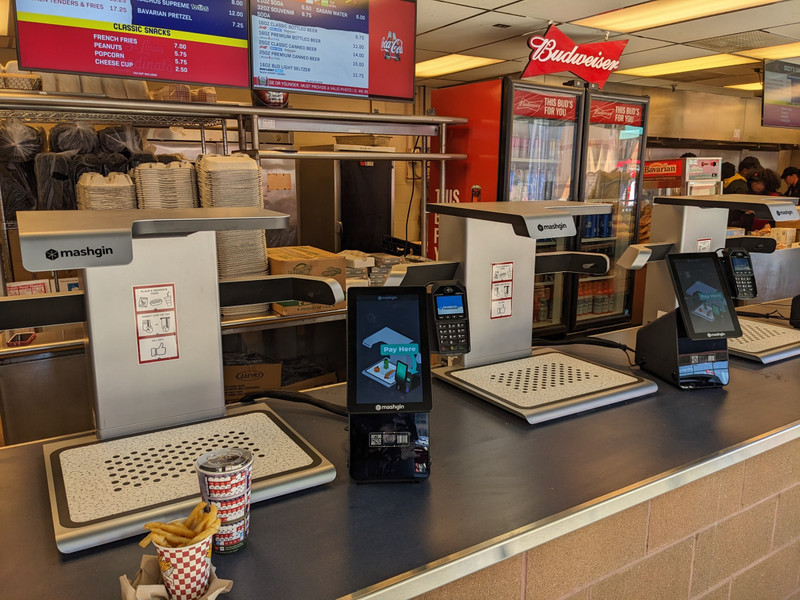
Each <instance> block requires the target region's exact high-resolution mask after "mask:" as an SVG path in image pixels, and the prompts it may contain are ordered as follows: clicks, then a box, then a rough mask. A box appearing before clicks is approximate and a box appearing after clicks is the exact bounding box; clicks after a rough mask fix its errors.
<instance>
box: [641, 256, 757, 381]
mask: <svg viewBox="0 0 800 600" xmlns="http://www.w3.org/2000/svg"><path fill="white" fill-rule="evenodd" d="M666 262H667V265H668V267H669V272H670V279H671V280H672V284H673V286H674V288H675V294H676V296H677V300H678V308H677V309H674V310H671V311H669V312H667V313H666V314H664V315H662V316H660V317H659V318H657V319H655V320H653V321H651V322H650V323H647V324H646V325H643V326H642V327H641V328H640V329H639V330H638V331H637V332H636V364H637V365H639V367H641V368H642V369H644V370H645V371H647V372H649V373H653V374H655V375H658V376H659V377H661V379H663V380H665V381H668V382H670V383H672V384H674V385H676V386H677V387H679V388H681V389H707V388H715V387H721V386H724V385H727V384H728V382H729V381H730V373H729V369H728V344H727V342H728V339H729V338H736V337H739V336H740V335H741V334H742V332H741V329H740V327H739V321H738V319H737V317H736V311H735V308H734V305H733V300H732V298H731V295H730V292H729V289H728V285H729V283H728V281H727V279H726V277H725V273H724V271H723V265H722V262H721V260H720V258H719V256H717V254H716V253H715V252H695V253H680V254H669V255H667V260H666Z"/></svg>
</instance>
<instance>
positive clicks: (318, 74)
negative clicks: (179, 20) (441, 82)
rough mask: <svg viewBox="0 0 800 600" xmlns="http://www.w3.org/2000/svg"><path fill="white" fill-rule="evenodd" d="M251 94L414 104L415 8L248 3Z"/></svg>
mask: <svg viewBox="0 0 800 600" xmlns="http://www.w3.org/2000/svg"><path fill="white" fill-rule="evenodd" d="M250 12H251V24H250V27H251V31H252V49H253V50H252V55H253V56H252V58H253V60H252V64H253V82H252V83H253V88H255V89H272V90H280V91H290V92H307V93H317V94H331V95H341V96H357V97H376V98H391V99H400V100H413V99H414V40H415V34H416V2H415V0H251V3H250Z"/></svg>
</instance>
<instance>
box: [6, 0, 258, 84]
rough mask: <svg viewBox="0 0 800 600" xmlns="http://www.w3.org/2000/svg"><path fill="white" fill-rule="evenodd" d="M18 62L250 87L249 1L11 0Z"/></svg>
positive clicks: (28, 66)
mask: <svg viewBox="0 0 800 600" xmlns="http://www.w3.org/2000/svg"><path fill="white" fill-rule="evenodd" d="M15 11H16V16H17V36H18V37H17V46H18V52H19V64H20V67H22V68H24V69H27V70H32V71H39V70H41V71H68V72H73V73H86V74H92V75H112V76H118V77H128V78H139V79H156V80H163V81H176V82H183V83H197V84H204V85H227V86H237V87H249V85H250V74H249V64H248V61H249V55H250V53H249V51H248V31H247V0H16V4H15Z"/></svg>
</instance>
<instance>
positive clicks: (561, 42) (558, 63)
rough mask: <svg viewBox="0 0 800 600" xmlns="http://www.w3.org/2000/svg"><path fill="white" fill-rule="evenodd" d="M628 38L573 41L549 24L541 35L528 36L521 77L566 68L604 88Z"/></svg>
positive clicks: (616, 67) (565, 69) (554, 71)
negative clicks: (583, 41) (527, 54)
mask: <svg viewBox="0 0 800 600" xmlns="http://www.w3.org/2000/svg"><path fill="white" fill-rule="evenodd" d="M627 43H628V40H621V41H617V42H596V43H594V44H575V43H574V42H573V41H572V40H571V39H569V37H567V36H566V35H565V34H564V33H562V32H561V31H559V29H558V27H555V26H553V25H551V26H550V27H548V28H547V31H546V32H545V34H544V37H542V36H539V35H532V36H531V37H530V38H528V46H529V47H530V49H531V55H530V59H529V62H528V65H527V66H526V67H525V70H524V71H523V72H522V77H534V76H536V75H545V74H547V73H557V72H559V71H569V72H570V73H573V74H574V75H577V76H578V77H580V78H581V79H584V80H586V81H588V82H589V83H596V84H598V85H599V86H600V87H603V86H604V85H605V83H606V80H607V79H608V76H609V75H611V73H613V72H614V71H616V70H617V69H618V68H619V57H620V56H622V51H623V50H624V49H625V45H626V44H627Z"/></svg>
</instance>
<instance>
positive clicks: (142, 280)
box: [0, 208, 344, 552]
mask: <svg viewBox="0 0 800 600" xmlns="http://www.w3.org/2000/svg"><path fill="white" fill-rule="evenodd" d="M17 217H18V224H19V232H20V248H21V253H22V259H23V264H24V266H25V268H26V269H28V270H30V271H53V270H58V269H84V278H85V288H86V289H85V292H84V293H83V294H81V293H67V294H52V295H48V296H43V297H32V298H31V299H29V300H20V299H14V300H9V299H3V300H2V310H0V313H2V317H0V327H1V328H12V327H21V326H25V325H27V326H38V325H46V324H56V323H64V322H70V321H71V320H85V321H86V323H87V327H88V333H89V345H88V355H89V359H90V364H91V371H92V377H91V379H92V383H93V387H94V394H95V398H94V409H95V420H96V427H97V433H96V435H95V434H91V435H82V436H73V437H72V438H70V439H67V440H60V441H57V442H53V443H48V444H46V445H45V446H44V449H45V464H46V467H47V474H48V486H49V488H50V497H51V508H52V515H53V526H54V529H55V533H56V543H57V545H58V547H59V549H60V550H61V551H62V552H74V551H77V550H82V549H85V548H89V547H92V546H96V545H99V544H102V543H106V542H109V541H113V540H117V539H121V538H124V537H127V536H130V535H136V534H138V533H139V532H140V531H141V527H142V525H143V524H144V523H146V522H147V521H152V520H160V521H168V520H170V519H172V518H176V517H177V516H180V515H185V514H187V513H188V511H189V510H190V509H191V507H193V506H194V504H195V503H196V497H197V479H196V474H195V470H194V465H193V460H194V458H196V457H197V456H199V455H200V454H202V453H203V452H204V451H209V450H211V449H215V448H219V447H231V446H244V447H246V448H248V449H249V450H251V451H252V452H253V454H254V455H255V456H256V457H257V458H256V460H255V461H254V467H253V476H252V492H251V494H252V496H251V501H252V502H258V501H261V500H265V499H268V498H272V497H275V496H278V495H281V494H285V493H290V492H294V491H297V490H301V489H306V488H308V487H312V486H315V485H320V484H323V483H327V482H329V481H331V480H333V478H334V477H335V475H336V471H335V468H334V467H333V465H332V464H331V463H330V462H329V461H328V460H326V459H325V458H324V457H323V456H321V455H320V454H319V453H318V452H317V451H316V450H315V449H314V448H313V447H311V445H310V444H308V443H307V442H306V441H305V440H303V439H302V438H301V437H300V436H299V435H298V434H297V433H296V432H295V431H294V430H292V429H291V428H290V427H289V426H288V425H287V424H286V423H285V422H284V421H283V420H281V419H280V418H279V417H278V416H277V415H276V414H275V413H274V412H272V411H271V410H270V409H269V408H268V407H266V406H265V405H264V404H262V403H256V404H253V405H250V406H246V407H245V406H238V407H234V408H230V409H229V410H227V411H226V406H225V402H224V394H223V375H222V342H221V331H220V305H221V304H222V305H223V306H231V305H242V304H251V303H257V302H273V301H278V300H291V299H296V300H307V301H315V302H321V303H325V304H334V303H336V302H339V301H341V300H343V299H344V294H343V291H342V289H341V287H340V286H339V284H338V283H337V282H336V281H335V280H333V279H323V278H313V277H298V276H264V277H254V278H252V279H248V280H234V281H222V282H221V281H219V280H218V276H217V255H216V238H215V232H216V231H219V230H243V229H276V228H282V227H285V226H286V224H287V222H288V216H287V215H284V214H281V213H276V212H273V211H269V210H263V209H257V208H196V209H175V210H112V211H36V212H19V213H17ZM20 307H21V308H20Z"/></svg>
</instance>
